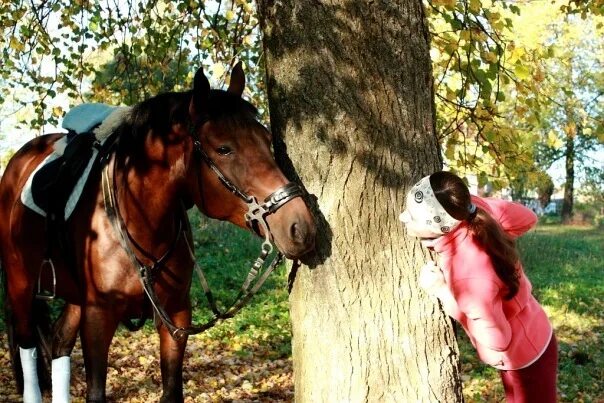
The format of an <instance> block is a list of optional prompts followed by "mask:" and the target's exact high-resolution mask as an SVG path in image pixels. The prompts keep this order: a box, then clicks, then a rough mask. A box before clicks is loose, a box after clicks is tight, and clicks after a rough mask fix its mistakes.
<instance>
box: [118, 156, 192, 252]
mask: <svg viewBox="0 0 604 403" xmlns="http://www.w3.org/2000/svg"><path fill="white" fill-rule="evenodd" d="M126 165H127V164H126ZM116 171H117V172H116V175H115V176H116V177H115V181H116V188H117V189H116V191H117V203H118V207H119V211H120V214H121V215H122V219H123V220H124V223H125V224H126V227H127V228H128V232H129V233H130V235H131V236H132V237H133V238H134V239H136V240H137V242H138V243H139V244H140V245H141V246H143V247H144V248H149V249H150V250H153V249H154V248H158V247H161V246H162V245H164V244H166V243H169V242H171V240H172V239H173V238H174V236H175V235H176V231H178V230H179V228H180V227H179V220H180V219H181V216H180V215H181V214H183V213H184V212H183V206H182V201H181V198H180V194H179V188H180V185H179V183H180V181H179V178H178V177H176V176H175V175H174V173H173V171H172V170H171V169H169V167H166V166H163V165H162V164H151V165H150V166H149V167H148V169H146V170H145V171H144V172H142V170H141V169H140V168H139V169H137V168H135V167H133V166H130V167H128V166H124V168H123V169H117V170H116Z"/></svg>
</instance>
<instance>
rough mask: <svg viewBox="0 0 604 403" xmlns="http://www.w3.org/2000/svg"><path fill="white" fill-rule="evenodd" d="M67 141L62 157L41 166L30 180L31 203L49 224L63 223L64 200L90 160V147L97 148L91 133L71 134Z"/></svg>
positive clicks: (65, 202) (97, 145)
mask: <svg viewBox="0 0 604 403" xmlns="http://www.w3.org/2000/svg"><path fill="white" fill-rule="evenodd" d="M67 139H68V140H67V141H68V142H67V146H66V147H65V151H64V152H63V155H61V156H60V157H58V158H57V159H55V160H53V161H51V162H49V163H47V164H46V165H44V166H43V167H42V168H40V169H39V170H38V172H36V173H35V175H34V177H33V178H32V185H31V191H32V197H33V199H34V202H35V203H36V204H37V205H38V206H39V207H40V208H41V209H42V210H44V211H45V212H46V215H47V218H48V219H50V220H52V221H54V220H58V221H64V220H65V205H66V204H67V200H68V199H69V196H70V195H71V192H72V191H73V189H74V187H75V185H76V183H77V182H78V180H79V179H80V177H81V176H82V173H83V172H84V170H85V169H86V166H87V165H88V163H89V162H90V159H91V158H92V155H93V153H92V150H93V147H96V148H97V149H98V148H99V147H100V145H99V143H98V142H97V140H96V138H95V137H94V133H92V132H87V133H82V134H76V133H75V132H71V133H69V134H68V135H67Z"/></svg>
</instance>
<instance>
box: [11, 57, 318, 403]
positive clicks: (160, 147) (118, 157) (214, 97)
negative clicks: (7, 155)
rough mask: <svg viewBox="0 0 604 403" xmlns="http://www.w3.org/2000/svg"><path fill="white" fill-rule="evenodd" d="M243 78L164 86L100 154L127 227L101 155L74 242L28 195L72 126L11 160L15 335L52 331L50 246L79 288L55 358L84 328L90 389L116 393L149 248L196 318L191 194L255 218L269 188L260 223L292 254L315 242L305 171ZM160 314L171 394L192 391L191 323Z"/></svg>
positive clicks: (22, 338)
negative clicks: (44, 325) (260, 113)
mask: <svg viewBox="0 0 604 403" xmlns="http://www.w3.org/2000/svg"><path fill="white" fill-rule="evenodd" d="M244 87H245V78H244V75H243V70H242V69H241V67H240V65H237V66H236V67H235V68H234V70H233V73H232V75H231V81H230V85H229V88H228V90H227V91H222V90H210V85H209V82H208V80H207V78H206V77H205V76H204V74H203V72H202V71H201V69H199V71H198V72H197V74H196V75H195V79H194V84H193V90H192V91H188V92H183V93H168V94H162V95H159V96H156V97H154V98H151V99H148V100H146V101H144V102H142V103H140V104H138V105H136V106H134V107H133V108H132V109H131V112H130V114H129V115H128V116H127V118H126V119H125V121H124V122H123V123H122V124H121V125H120V126H119V128H118V129H117V132H116V134H115V137H114V138H115V141H114V143H113V146H112V147H111V148H110V149H109V150H110V152H108V153H107V157H106V158H105V159H104V160H103V162H102V163H101V164H100V165H101V166H106V167H107V169H106V170H105V171H104V172H109V174H110V176H112V183H113V187H112V188H110V189H109V190H110V193H111V197H112V200H113V202H114V208H115V212H116V215H117V217H118V225H117V227H120V226H121V228H122V230H123V234H122V235H124V234H125V237H123V239H121V238H120V234H119V231H118V230H116V228H117V227H116V224H115V222H114V221H112V220H111V217H110V214H108V211H107V210H106V204H107V195H105V196H104V195H103V190H104V186H103V181H102V180H101V179H102V177H103V175H104V174H103V172H102V170H101V168H99V169H93V171H92V174H91V176H90V179H89V181H88V182H87V185H86V187H85V188H84V191H83V194H82V197H81V199H80V201H79V202H78V204H77V206H76V208H75V210H74V212H73V214H72V215H71V216H70V217H69V219H68V220H67V222H66V224H65V226H66V229H67V231H66V234H67V239H68V241H69V245H70V248H69V250H70V251H71V252H72V254H71V255H70V254H65V253H64V252H63V251H62V249H60V248H56V247H55V248H52V249H51V254H50V256H45V250H47V243H48V235H47V233H46V230H45V219H44V218H43V217H42V216H41V215H39V214H38V213H35V212H33V211H32V210H30V209H28V208H27V207H25V206H24V205H23V204H22V202H21V199H20V193H21V191H22V189H23V186H24V184H25V182H26V181H27V179H28V177H29V176H30V174H31V173H32V171H33V170H34V169H35V168H36V167H37V166H38V164H40V163H41V161H42V160H44V158H45V157H46V156H48V155H49V154H50V153H51V152H52V151H53V144H54V143H55V142H56V141H57V140H59V139H60V138H62V136H63V135H62V134H53V135H45V136H41V137H38V138H36V139H34V140H32V141H30V142H29V143H27V144H26V145H25V146H23V147H22V148H21V149H20V150H19V151H18V152H17V153H16V154H15V156H14V157H13V158H12V160H11V161H10V163H9V164H8V167H7V168H6V171H5V173H4V176H3V177H2V180H1V182H0V223H2V225H1V226H0V257H1V263H2V269H3V271H4V275H5V276H6V279H5V281H6V297H7V298H6V301H5V302H6V306H7V307H8V310H9V315H8V319H7V320H8V323H7V328H8V330H9V332H11V336H12V337H10V339H11V342H12V348H13V350H14V349H15V348H16V346H19V347H21V348H23V349H27V348H32V347H35V346H36V345H37V344H38V343H39V342H40V337H39V335H38V333H37V331H36V319H35V316H36V315H34V314H35V313H36V312H35V309H32V308H33V307H34V294H35V293H36V289H37V284H38V281H39V275H40V271H41V267H43V265H42V262H43V260H44V259H46V258H47V257H50V259H51V260H52V262H53V263H54V267H55V270H56V295H57V297H59V298H61V299H63V300H65V301H66V305H65V308H64V310H63V313H62V314H61V316H60V317H59V319H58V320H57V322H56V324H55V326H54V334H53V336H52V358H53V359H56V358H58V357H63V356H69V355H70V354H71V351H72V349H73V346H74V343H75V340H76V337H77V334H78V331H79V334H80V338H81V341H82V349H83V354H84V363H85V368H86V384H87V401H105V399H106V396H105V384H106V374H107V359H108V351H109V345H110V343H111V340H112V338H113V335H114V333H115V330H116V328H117V326H118V324H119V323H120V322H122V321H126V320H130V319H132V318H140V317H144V316H145V315H149V314H150V311H151V308H150V304H149V301H148V299H147V298H146V297H145V290H144V287H143V285H142V282H141V275H140V273H139V271H140V270H139V267H136V264H135V263H136V262H140V264H141V265H142V266H144V267H147V268H149V270H151V269H152V270H153V273H151V274H152V275H153V282H152V284H153V285H152V288H153V291H154V293H155V295H156V298H157V302H158V303H159V305H161V307H162V309H163V310H164V312H165V314H166V315H167V317H168V318H169V320H170V321H171V322H172V324H173V325H174V326H176V327H177V328H179V329H186V328H187V327H188V326H190V324H191V304H190V300H189V289H190V285H191V277H192V269H193V264H194V262H193V260H192V258H191V251H190V247H189V245H193V243H192V242H191V231H190V229H189V226H188V220H187V218H186V214H185V210H186V208H189V207H191V206H192V205H193V204H194V205H196V206H197V207H198V208H199V210H201V212H202V213H204V214H206V215H207V216H209V217H213V218H217V219H220V220H228V221H230V222H231V223H234V224H236V225H238V226H241V227H244V228H249V227H250V226H251V223H250V222H249V221H246V218H245V216H246V213H247V214H248V218H249V212H250V211H251V210H252V207H250V206H252V205H253V206H256V207H258V204H257V203H256V200H265V201H266V203H265V204H264V205H263V206H264V207H266V209H264V210H261V215H262V216H264V217H265V219H264V218H262V217H261V220H264V221H263V222H260V224H261V225H255V226H254V227H256V231H257V232H258V233H259V234H260V235H263V236H266V237H267V239H268V237H270V238H271V240H272V241H273V242H274V244H275V245H276V247H277V248H278V249H279V250H280V251H281V252H282V253H283V254H285V256H287V257H289V258H296V257H299V256H301V255H303V254H305V253H306V252H308V251H309V250H311V249H312V248H313V247H314V237H315V225H314V221H313V218H312V216H311V214H310V212H309V210H308V208H307V206H306V204H305V203H304V201H303V199H302V198H301V197H298V196H300V192H299V189H298V191H296V192H294V193H291V189H292V184H288V182H289V181H288V180H287V179H286V178H285V176H284V175H283V173H282V172H281V171H280V169H279V168H278V167H277V164H276V162H275V160H274V158H273V155H272V152H271V134H270V133H269V132H268V131H267V130H266V128H265V127H264V126H262V125H261V124H260V123H259V122H258V121H257V119H256V109H255V108H254V107H253V106H252V105H251V104H249V103H248V102H246V101H244V100H243V99H242V98H241V94H242V91H243V89H244ZM103 179H104V177H103ZM293 187H294V188H295V187H296V186H295V185H293ZM288 189H289V190H288ZM288 191H289V192H290V194H289V197H286V198H285V200H283V201H281V202H279V199H281V198H282V197H281V196H283V195H281V196H279V194H280V193H283V194H284V195H285V196H288V194H287V193H288ZM275 194H277V196H279V197H275ZM271 200H272V201H276V203H272V202H271ZM269 204H275V205H274V206H269ZM269 207H270V208H269ZM256 224H258V223H256ZM252 226H253V225H252ZM124 240H125V241H124ZM49 273H50V271H49V270H48V268H46V269H44V270H43V275H42V276H41V277H40V279H41V282H42V287H43V288H45V289H46V290H49V289H52V276H51V275H50V274H49ZM157 322H158V325H157V330H158V332H159V335H160V359H161V374H162V384H163V394H162V401H165V402H168V401H169V402H178V401H182V400H183V391H182V363H183V354H184V350H185V345H186V342H187V334H184V333H183V334H181V335H180V336H181V337H173V336H174V334H173V333H174V332H172V331H171V330H170V329H168V326H166V325H165V322H162V321H157ZM14 358H15V357H14ZM16 358H17V361H18V356H17V357H16ZM17 368H19V370H20V367H19V365H17Z"/></svg>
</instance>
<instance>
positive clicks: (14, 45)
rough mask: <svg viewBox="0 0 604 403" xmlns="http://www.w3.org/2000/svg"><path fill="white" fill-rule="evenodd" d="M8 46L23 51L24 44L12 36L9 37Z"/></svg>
mask: <svg viewBox="0 0 604 403" xmlns="http://www.w3.org/2000/svg"><path fill="white" fill-rule="evenodd" d="M10 47H11V48H13V49H15V50H17V51H19V52H23V51H24V50H25V46H23V43H22V42H20V41H19V40H18V39H17V38H15V37H14V36H11V37H10Z"/></svg>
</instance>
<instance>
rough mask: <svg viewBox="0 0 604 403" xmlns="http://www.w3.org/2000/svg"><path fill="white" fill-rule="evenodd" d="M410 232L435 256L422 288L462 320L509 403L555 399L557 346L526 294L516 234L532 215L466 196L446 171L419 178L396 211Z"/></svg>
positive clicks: (529, 224)
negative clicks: (496, 373) (496, 372)
mask: <svg viewBox="0 0 604 403" xmlns="http://www.w3.org/2000/svg"><path fill="white" fill-rule="evenodd" d="M400 220H401V221H402V222H403V223H404V224H405V226H406V228H407V232H408V233H409V234H410V235H412V236H416V237H419V238H421V240H422V241H421V242H422V244H423V245H424V246H426V247H428V248H430V249H432V250H433V251H434V252H436V253H437V256H438V262H439V263H438V265H437V264H435V263H434V262H428V263H427V264H426V265H424V267H423V268H422V270H421V273H420V276H419V282H420V286H421V287H422V288H423V289H424V290H425V291H427V292H428V293H429V294H430V295H432V296H435V297H436V298H438V299H439V300H440V301H441V302H442V305H443V309H444V310H445V312H446V313H447V314H448V315H450V316H452V317H453V318H454V319H456V320H457V321H459V323H461V325H462V326H463V328H464V330H465V331H466V333H467V334H468V336H469V338H470V340H471V342H472V344H473V345H474V347H475V348H476V350H477V352H478V356H479V357H480V359H481V360H482V361H484V362H485V363H486V364H489V365H491V366H493V367H495V368H497V369H498V370H499V372H500V374H501V379H502V381H503V386H504V389H505V396H506V400H507V401H508V402H514V403H517V402H541V403H547V402H555V401H556V376H557V364H558V352H557V343H556V338H555V336H554V333H553V330H552V325H551V324H550V322H549V320H548V318H547V316H546V314H545V312H544V311H543V308H541V306H540V305H539V303H538V302H537V300H535V298H534V297H533V296H532V295H531V283H530V282H529V281H528V279H527V278H526V276H525V275H524V272H523V270H522V265H521V263H520V260H519V257H518V251H517V250H516V246H515V241H514V239H515V238H516V237H518V236H520V235H522V234H523V233H525V232H526V231H528V230H529V229H531V228H532V227H533V226H534V225H535V223H536V221H537V217H536V216H535V214H534V213H533V212H532V211H531V210H529V209H528V208H526V207H524V206H522V205H520V204H517V203H512V202H507V201H503V200H497V199H488V198H480V197H477V196H470V192H469V190H468V188H467V186H466V185H465V184H464V182H463V181H462V180H461V179H460V178H459V177H457V176H456V175H454V174H452V173H450V172H442V171H441V172H436V173H434V174H432V175H430V176H426V177H425V178H423V179H422V180H420V181H419V182H418V183H417V184H416V185H415V186H413V188H412V189H411V191H410V192H409V194H408V195H407V206H406V209H405V211H404V212H403V213H402V214H401V215H400Z"/></svg>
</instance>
